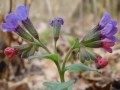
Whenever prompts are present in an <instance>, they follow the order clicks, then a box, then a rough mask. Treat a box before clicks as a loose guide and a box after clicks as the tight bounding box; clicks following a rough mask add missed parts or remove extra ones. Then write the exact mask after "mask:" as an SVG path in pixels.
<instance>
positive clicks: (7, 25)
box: [2, 23, 14, 32]
mask: <svg viewBox="0 0 120 90" xmlns="http://www.w3.org/2000/svg"><path fill="white" fill-rule="evenodd" d="M2 30H3V32H7V31H12V30H14V28H12V27H11V26H10V25H9V24H7V23H3V24H2Z"/></svg>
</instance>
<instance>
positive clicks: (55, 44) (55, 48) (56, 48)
mask: <svg viewBox="0 0 120 90" xmlns="http://www.w3.org/2000/svg"><path fill="white" fill-rule="evenodd" d="M56 43H57V41H55V42H54V44H55V53H57V47H56Z"/></svg>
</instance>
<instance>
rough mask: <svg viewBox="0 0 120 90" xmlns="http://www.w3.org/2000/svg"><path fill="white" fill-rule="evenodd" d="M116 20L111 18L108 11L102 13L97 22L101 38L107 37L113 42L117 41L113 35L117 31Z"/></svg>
mask: <svg viewBox="0 0 120 90" xmlns="http://www.w3.org/2000/svg"><path fill="white" fill-rule="evenodd" d="M116 26H117V22H116V21H114V20H112V19H111V16H110V14H109V13H107V12H106V13H104V15H103V17H102V19H101V20H100V22H99V28H100V33H101V38H103V39H104V38H107V39H109V40H112V41H113V42H116V41H117V38H116V37H115V36H114V35H115V34H116V33H117V31H118V30H117V27H116Z"/></svg>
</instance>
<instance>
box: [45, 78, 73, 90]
mask: <svg viewBox="0 0 120 90" xmlns="http://www.w3.org/2000/svg"><path fill="white" fill-rule="evenodd" d="M74 82H75V81H74V80H70V81H67V82H63V83H53V82H45V83H44V84H43V85H44V86H46V87H47V88H48V90H64V89H66V88H68V90H72V88H71V85H72V84H73V83H74Z"/></svg>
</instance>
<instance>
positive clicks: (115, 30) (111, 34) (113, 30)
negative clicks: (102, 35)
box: [108, 27, 118, 36]
mask: <svg viewBox="0 0 120 90" xmlns="http://www.w3.org/2000/svg"><path fill="white" fill-rule="evenodd" d="M117 31H118V29H117V27H113V28H112V30H111V31H110V33H109V34H108V35H109V36H113V35H115V34H116V33H117Z"/></svg>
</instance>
